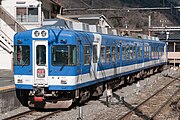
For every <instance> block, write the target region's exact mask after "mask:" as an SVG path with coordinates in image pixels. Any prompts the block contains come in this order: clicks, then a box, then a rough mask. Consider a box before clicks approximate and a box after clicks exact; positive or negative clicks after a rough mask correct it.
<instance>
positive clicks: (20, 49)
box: [14, 46, 30, 66]
mask: <svg viewBox="0 0 180 120" xmlns="http://www.w3.org/2000/svg"><path fill="white" fill-rule="evenodd" d="M14 65H15V66H18V65H21V66H28V65H30V47H29V46H14Z"/></svg>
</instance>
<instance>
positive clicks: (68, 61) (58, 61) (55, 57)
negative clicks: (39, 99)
mask: <svg viewBox="0 0 180 120" xmlns="http://www.w3.org/2000/svg"><path fill="white" fill-rule="evenodd" d="M75 64H76V47H75V46H73V45H57V46H52V65H53V66H59V65H75Z"/></svg>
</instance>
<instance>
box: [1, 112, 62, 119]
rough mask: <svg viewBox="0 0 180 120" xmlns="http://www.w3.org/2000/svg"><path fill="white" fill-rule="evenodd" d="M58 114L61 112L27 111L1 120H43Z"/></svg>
mask: <svg viewBox="0 0 180 120" xmlns="http://www.w3.org/2000/svg"><path fill="white" fill-rule="evenodd" d="M60 112H62V110H54V111H52V112H42V111H35V110H29V111H25V112H22V113H19V114H16V115H14V116H10V117H8V118H5V119H2V120H18V119H28V118H29V119H31V120H44V119H46V118H49V117H51V116H53V115H55V114H57V113H60Z"/></svg>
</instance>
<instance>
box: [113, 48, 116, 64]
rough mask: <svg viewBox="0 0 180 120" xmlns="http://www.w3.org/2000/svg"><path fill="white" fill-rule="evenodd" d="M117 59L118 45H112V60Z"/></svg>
mask: <svg viewBox="0 0 180 120" xmlns="http://www.w3.org/2000/svg"><path fill="white" fill-rule="evenodd" d="M115 61H116V47H115V46H112V62H115Z"/></svg>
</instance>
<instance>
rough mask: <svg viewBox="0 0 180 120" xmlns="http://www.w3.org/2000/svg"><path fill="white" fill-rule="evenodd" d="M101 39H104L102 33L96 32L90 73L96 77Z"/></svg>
mask: <svg viewBox="0 0 180 120" xmlns="http://www.w3.org/2000/svg"><path fill="white" fill-rule="evenodd" d="M101 40H102V38H101V35H99V34H94V41H93V46H92V57H91V68H90V73H91V76H94V78H95V79H97V78H98V73H97V69H98V61H99V57H100V49H101Z"/></svg>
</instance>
